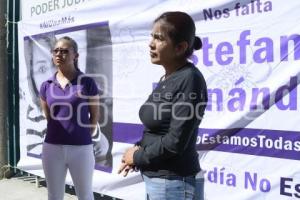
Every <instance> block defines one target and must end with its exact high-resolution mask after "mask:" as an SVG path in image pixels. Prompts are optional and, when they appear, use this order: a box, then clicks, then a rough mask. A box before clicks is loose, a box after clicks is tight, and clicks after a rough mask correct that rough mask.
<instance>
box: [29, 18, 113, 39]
mask: <svg viewBox="0 0 300 200" xmlns="http://www.w3.org/2000/svg"><path fill="white" fill-rule="evenodd" d="M102 26H108V21H105V22H96V23H91V24H84V25H81V26H74V27H70V28H64V29H60V30H56V31H49V32H44V33H39V34H36V35H30V36H25V37H24V40H28V39H30V38H31V39H38V38H39V37H42V36H43V35H47V34H54V35H57V34H63V33H68V32H73V31H79V30H84V29H91V28H95V27H102Z"/></svg>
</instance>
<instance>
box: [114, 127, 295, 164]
mask: <svg viewBox="0 0 300 200" xmlns="http://www.w3.org/2000/svg"><path fill="white" fill-rule="evenodd" d="M113 133H114V141H116V142H124V143H131V144H133V143H136V142H137V141H139V140H140V139H141V137H142V133H143V126H142V125H141V124H127V123H114V126H113ZM198 136H199V137H198V141H197V144H198V145H197V149H198V150H214V151H222V152H232V153H240V154H248V155H257V156H268V157H276V158H286V159H292V160H300V133H299V132H296V131H278V130H265V129H242V128H240V129H199V132H198ZM203 136H207V137H211V138H212V139H214V140H217V138H225V137H227V138H228V139H229V140H230V139H231V140H232V141H233V139H234V138H235V139H238V140H239V139H240V140H241V141H244V144H245V145H243V144H237V143H234V142H232V143H229V144H224V142H222V141H221V142H214V143H213V142H211V143H208V142H207V141H203V140H199V139H200V138H203ZM261 136H264V137H265V139H264V141H266V140H268V142H273V144H274V142H275V141H276V145H278V144H280V140H282V141H283V142H282V143H283V144H284V143H286V145H287V143H292V148H294V149H292V150H288V149H284V148H281V147H280V146H279V147H280V148H278V149H276V148H275V147H274V146H273V147H272V148H268V147H267V146H266V145H264V146H260V143H259V141H262V140H263V139H259V138H258V137H261ZM280 137H281V138H282V139H280ZM249 140H257V143H258V144H257V145H254V146H251V145H250V144H247V142H248V141H249ZM201 141H202V142H205V143H201ZM262 144H265V143H262Z"/></svg>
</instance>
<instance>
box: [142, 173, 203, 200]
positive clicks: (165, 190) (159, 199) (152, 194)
mask: <svg viewBox="0 0 300 200" xmlns="http://www.w3.org/2000/svg"><path fill="white" fill-rule="evenodd" d="M143 179H144V182H145V185H146V199H147V200H203V199H204V198H203V186H204V181H203V180H202V179H201V180H198V179H197V180H196V178H195V177H194V176H187V177H182V176H176V177H172V178H170V179H166V178H149V177H147V176H145V175H143Z"/></svg>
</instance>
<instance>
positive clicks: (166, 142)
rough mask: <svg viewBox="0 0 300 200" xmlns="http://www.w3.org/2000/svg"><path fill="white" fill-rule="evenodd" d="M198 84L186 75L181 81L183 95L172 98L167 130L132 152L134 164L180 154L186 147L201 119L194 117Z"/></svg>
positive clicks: (197, 97) (148, 162)
mask: <svg viewBox="0 0 300 200" xmlns="http://www.w3.org/2000/svg"><path fill="white" fill-rule="evenodd" d="M199 84H201V83H199V80H196V79H195V77H188V78H186V79H185V80H184V81H183V82H182V84H181V85H180V88H179V90H178V92H181V93H183V95H179V97H178V98H176V99H174V100H173V105H172V117H171V119H170V128H169V132H168V133H167V134H166V135H163V136H161V137H158V139H157V141H156V142H154V143H152V144H151V145H149V146H146V147H144V148H140V149H139V150H138V151H136V152H135V153H134V164H135V165H136V166H137V167H142V166H147V165H149V164H150V163H156V162H160V161H161V160H166V159H168V158H171V157H174V156H176V155H180V154H181V153H183V152H184V150H185V149H186V148H187V145H189V142H190V139H191V137H192V135H193V134H195V130H196V129H198V126H199V123H200V121H201V119H200V117H195V114H196V113H195V112H197V111H195V108H197V106H196V105H197V103H199V102H201V100H199V99H201V98H200V96H201V91H202V88H201V85H199ZM199 87H200V88H199ZM191 94H193V95H191ZM194 94H195V96H194ZM200 107H201V106H200ZM204 108H205V106H204Z"/></svg>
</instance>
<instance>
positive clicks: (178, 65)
mask: <svg viewBox="0 0 300 200" xmlns="http://www.w3.org/2000/svg"><path fill="white" fill-rule="evenodd" d="M186 63H187V60H181V61H176V62H175V63H170V64H168V65H164V66H163V67H164V68H165V78H167V77H168V76H170V75H171V74H172V73H174V72H176V71H177V70H178V69H180V68H182V67H183V66H185V65H186Z"/></svg>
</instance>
